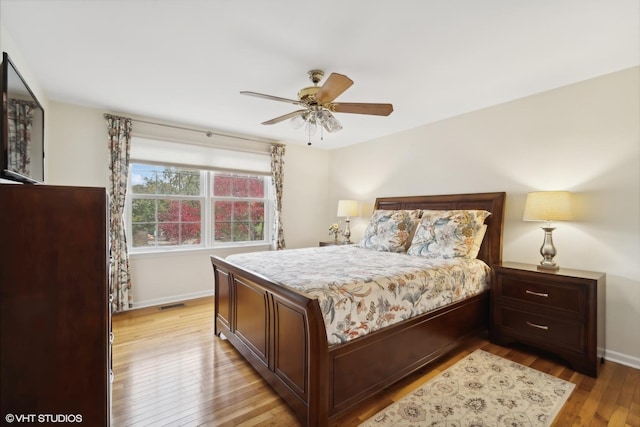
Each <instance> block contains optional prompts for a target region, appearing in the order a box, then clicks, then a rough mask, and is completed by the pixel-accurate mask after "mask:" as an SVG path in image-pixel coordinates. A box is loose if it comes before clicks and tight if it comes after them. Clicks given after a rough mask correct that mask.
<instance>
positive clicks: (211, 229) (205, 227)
mask: <svg viewBox="0 0 640 427" xmlns="http://www.w3.org/2000/svg"><path fill="white" fill-rule="evenodd" d="M129 168H130V169H129V176H130V179H129V192H128V197H127V213H128V218H127V228H128V235H129V247H130V249H131V250H132V252H136V251H147V250H170V249H180V248H182V249H186V248H205V247H214V246H217V245H229V244H246V243H265V244H266V243H268V242H269V241H270V230H271V227H270V226H269V224H270V221H269V219H270V216H271V215H269V212H270V209H271V207H272V201H271V200H272V197H270V194H271V191H270V189H271V178H270V177H268V176H262V175H252V174H247V173H230V172H219V171H209V170H200V169H194V168H188V167H183V166H164V165H154V164H146V163H131V164H130V166H129ZM265 224H266V226H265Z"/></svg>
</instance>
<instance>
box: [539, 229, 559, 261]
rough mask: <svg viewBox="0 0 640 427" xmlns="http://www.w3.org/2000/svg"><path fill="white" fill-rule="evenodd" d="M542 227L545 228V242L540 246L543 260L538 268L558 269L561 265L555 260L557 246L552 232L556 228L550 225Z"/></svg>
mask: <svg viewBox="0 0 640 427" xmlns="http://www.w3.org/2000/svg"><path fill="white" fill-rule="evenodd" d="M540 228H542V229H543V230H544V242H542V246H541V247H540V255H542V261H540V264H538V270H547V271H548V270H552V271H555V270H558V269H559V268H560V267H559V266H558V264H556V263H555V262H554V261H553V257H554V256H556V247H555V246H554V245H553V235H552V234H551V233H552V232H553V230H555V228H553V227H549V226H546V227H540Z"/></svg>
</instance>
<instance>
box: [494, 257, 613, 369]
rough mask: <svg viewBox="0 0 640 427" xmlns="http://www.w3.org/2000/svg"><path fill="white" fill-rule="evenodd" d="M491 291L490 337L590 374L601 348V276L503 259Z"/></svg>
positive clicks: (603, 281)
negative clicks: (558, 359)
mask: <svg viewBox="0 0 640 427" xmlns="http://www.w3.org/2000/svg"><path fill="white" fill-rule="evenodd" d="M494 267H495V280H494V281H493V285H492V289H491V326H490V337H491V340H492V341H493V342H494V343H496V344H499V345H508V344H509V343H512V342H520V343H523V344H526V345H529V346H532V347H536V348H539V349H542V350H544V351H548V352H550V353H554V354H556V355H557V356H559V357H561V358H562V359H563V360H565V361H566V362H567V363H568V364H569V365H570V366H571V367H572V368H573V369H574V370H576V371H578V372H581V373H584V374H587V375H590V376H593V377H596V376H597V375H598V371H599V369H600V364H601V362H602V360H603V357H604V349H605V328H604V326H605V313H604V310H605V285H606V275H605V274H604V273H597V272H592V271H582V270H571V269H565V268H560V269H559V270H557V271H547V270H538V269H537V267H536V266H535V265H530V264H519V263H510V262H504V263H502V264H500V265H496V266H494Z"/></svg>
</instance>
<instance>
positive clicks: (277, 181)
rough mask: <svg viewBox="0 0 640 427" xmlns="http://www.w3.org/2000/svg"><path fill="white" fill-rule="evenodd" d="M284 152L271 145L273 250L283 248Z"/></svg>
mask: <svg viewBox="0 0 640 427" xmlns="http://www.w3.org/2000/svg"><path fill="white" fill-rule="evenodd" d="M284 152H285V147H284V145H281V144H271V178H272V181H273V186H274V188H275V221H274V227H273V228H274V230H273V231H274V232H273V249H275V250H280V249H284V248H285V243H284V229H283V226H282V184H283V181H284Z"/></svg>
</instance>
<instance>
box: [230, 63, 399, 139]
mask: <svg viewBox="0 0 640 427" xmlns="http://www.w3.org/2000/svg"><path fill="white" fill-rule="evenodd" d="M308 74H309V79H310V80H311V82H312V83H313V86H308V87H305V88H302V89H300V91H299V92H298V99H297V100H295V99H288V98H281V97H278V96H272V95H265V94H262V93H257V92H249V91H241V92H240V93H241V94H242V95H249V96H255V97H258V98H264V99H270V100H273V101H280V102H287V103H289V104H294V105H299V106H301V107H303V108H302V109H300V110H297V111H293V112H291V113H288V114H285V115H283V116H279V117H276V118H274V119H271V120H267V121H266V122H262V124H263V125H273V124H276V123H280V122H282V121H284V120H287V119H290V121H291V125H292V126H293V127H294V128H295V129H299V128H301V127H302V126H305V132H306V133H307V135H308V136H309V142H308V144H309V145H311V135H313V134H315V132H316V129H317V128H318V127H320V129H321V131H322V129H324V130H326V131H327V132H337V131H339V130H340V129H342V125H341V124H340V122H339V121H338V120H337V119H336V118H335V117H334V116H333V114H332V113H353V114H369V115H374V116H388V115H389V114H391V112H392V111H393V105H391V104H374V103H360V102H333V101H334V100H335V99H336V98H337V97H338V96H340V95H341V94H342V93H343V92H344V91H345V90H347V89H348V88H349V87H350V86H351V85H352V84H353V80H351V79H350V78H349V77H347V76H345V75H342V74H338V73H331V75H330V76H329V77H328V78H327V79H326V80H325V82H324V83H323V84H322V86H318V83H319V82H320V80H322V77H324V71H322V70H311V71H309V73H308Z"/></svg>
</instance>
